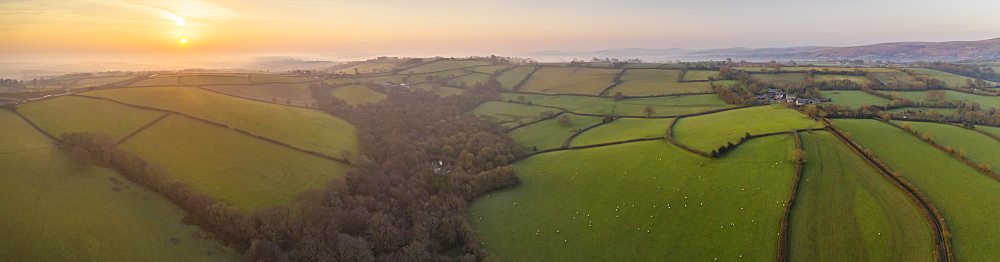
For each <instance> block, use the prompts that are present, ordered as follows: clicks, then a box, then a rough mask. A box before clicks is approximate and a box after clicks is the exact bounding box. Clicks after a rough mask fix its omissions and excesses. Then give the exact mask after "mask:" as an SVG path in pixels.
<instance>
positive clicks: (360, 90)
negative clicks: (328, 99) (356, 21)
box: [330, 85, 386, 106]
mask: <svg viewBox="0 0 1000 262" xmlns="http://www.w3.org/2000/svg"><path fill="white" fill-rule="evenodd" d="M330 93H332V94H333V96H335V97H337V98H340V99H343V100H344V101H347V103H348V104H351V105H352V106H355V105H360V104H367V103H378V101H382V99H385V97H386V95H385V94H383V93H379V92H375V91H372V90H371V89H368V87H365V86H363V85H349V86H341V87H337V88H334V89H333V90H331V91H330Z"/></svg>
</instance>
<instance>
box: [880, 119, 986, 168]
mask: <svg viewBox="0 0 1000 262" xmlns="http://www.w3.org/2000/svg"><path fill="white" fill-rule="evenodd" d="M893 123H896V124H897V125H902V124H903V123H904V122H903V121H893ZM910 124H911V125H913V127H914V128H916V129H917V132H918V133H920V134H923V133H924V132H929V133H931V135H932V136H934V142H936V143H938V144H939V145H941V146H944V147H948V146H954V147H955V148H961V149H965V150H966V151H968V153H969V155H968V158H969V159H971V160H972V161H975V162H976V163H987V164H989V165H990V166H991V167H994V168H1000V141H997V140H995V139H993V138H991V137H989V136H986V135H983V134H980V133H979V132H976V131H973V130H968V129H965V128H961V127H957V126H953V125H947V124H938V123H927V122H910Z"/></svg>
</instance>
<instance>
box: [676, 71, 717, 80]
mask: <svg viewBox="0 0 1000 262" xmlns="http://www.w3.org/2000/svg"><path fill="white" fill-rule="evenodd" d="M709 77H713V78H719V71H718V70H687V72H686V73H684V81H698V80H705V81H707V80H708V78H709Z"/></svg>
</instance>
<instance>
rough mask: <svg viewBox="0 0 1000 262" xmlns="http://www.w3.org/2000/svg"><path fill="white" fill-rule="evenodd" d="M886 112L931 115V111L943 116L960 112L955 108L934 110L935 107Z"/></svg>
mask: <svg viewBox="0 0 1000 262" xmlns="http://www.w3.org/2000/svg"><path fill="white" fill-rule="evenodd" d="M886 111H888V112H894V113H897V112H909V113H916V112H922V113H930V112H931V111H937V112H938V113H940V114H942V115H950V114H953V113H956V112H958V109H955V108H933V107H901V108H893V109H889V110H886Z"/></svg>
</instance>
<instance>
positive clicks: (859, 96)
mask: <svg viewBox="0 0 1000 262" xmlns="http://www.w3.org/2000/svg"><path fill="white" fill-rule="evenodd" d="M821 93H822V94H823V97H826V98H830V99H831V101H830V102H822V103H823V104H838V105H845V106H849V107H852V108H859V107H861V106H862V105H865V104H869V105H874V106H885V105H887V104H889V99H885V98H881V97H877V96H875V95H872V94H869V93H865V92H864V91H855V90H835V91H822V92H821Z"/></svg>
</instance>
